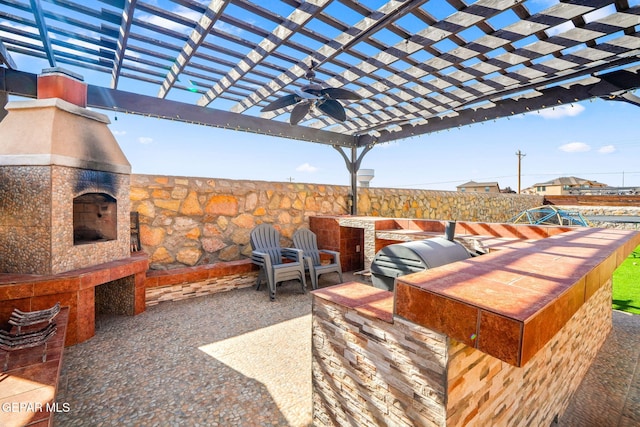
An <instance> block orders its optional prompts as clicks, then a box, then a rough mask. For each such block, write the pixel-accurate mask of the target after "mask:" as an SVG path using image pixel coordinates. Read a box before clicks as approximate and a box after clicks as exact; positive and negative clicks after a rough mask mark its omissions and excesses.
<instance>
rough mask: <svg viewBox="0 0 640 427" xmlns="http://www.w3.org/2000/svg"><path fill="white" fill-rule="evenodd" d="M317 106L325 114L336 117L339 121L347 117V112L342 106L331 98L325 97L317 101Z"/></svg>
mask: <svg viewBox="0 0 640 427" xmlns="http://www.w3.org/2000/svg"><path fill="white" fill-rule="evenodd" d="M317 105H318V108H319V109H320V110H321V111H322V112H324V113H325V114H327V115H328V116H329V117H332V118H334V119H336V120H337V121H339V122H343V121H345V120H346V119H347V113H346V112H345V111H344V107H343V106H342V104H340V103H339V102H338V101H334V100H333V99H325V100H324V101H321V102H318V104H317Z"/></svg>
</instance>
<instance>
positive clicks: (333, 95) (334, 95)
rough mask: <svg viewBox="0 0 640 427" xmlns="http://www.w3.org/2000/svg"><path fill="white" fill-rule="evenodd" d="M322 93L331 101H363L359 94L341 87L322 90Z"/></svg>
mask: <svg viewBox="0 0 640 427" xmlns="http://www.w3.org/2000/svg"><path fill="white" fill-rule="evenodd" d="M320 93H321V94H322V95H324V96H325V97H327V98H329V99H362V97H361V96H360V95H358V94H357V93H355V92H352V91H350V90H347V89H342V88H340V87H329V88H326V89H322V90H321V91H320Z"/></svg>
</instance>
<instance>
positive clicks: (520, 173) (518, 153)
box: [516, 150, 526, 194]
mask: <svg viewBox="0 0 640 427" xmlns="http://www.w3.org/2000/svg"><path fill="white" fill-rule="evenodd" d="M516 156H518V194H520V180H521V178H522V158H523V157H524V156H526V154H524V153H523V152H522V151H520V150H518V152H517V153H516Z"/></svg>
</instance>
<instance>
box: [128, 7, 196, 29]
mask: <svg viewBox="0 0 640 427" xmlns="http://www.w3.org/2000/svg"><path fill="white" fill-rule="evenodd" d="M171 12H173V13H175V14H176V15H180V16H182V17H183V18H186V19H188V20H191V21H194V22H198V20H199V19H200V17H201V16H202V15H201V14H199V13H198V12H196V11H194V10H190V9H187V8H186V7H183V6H178V7H176V8H174V9H173V10H172V11H171ZM136 18H139V19H141V20H142V21H145V22H148V23H150V24H153V25H158V26H160V27H164V28H166V29H168V30H172V31H177V32H181V33H185V34H188V33H189V32H191V30H192V27H187V26H184V25H182V24H180V23H178V22H176V21H172V20H168V19H165V18H162V17H160V16H157V15H150V14H145V15H140V16H136Z"/></svg>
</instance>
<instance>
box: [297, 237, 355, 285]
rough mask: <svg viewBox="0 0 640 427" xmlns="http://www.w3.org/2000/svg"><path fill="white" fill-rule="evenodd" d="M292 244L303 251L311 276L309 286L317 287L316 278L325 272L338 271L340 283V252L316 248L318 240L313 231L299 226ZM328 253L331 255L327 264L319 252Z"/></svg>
mask: <svg viewBox="0 0 640 427" xmlns="http://www.w3.org/2000/svg"><path fill="white" fill-rule="evenodd" d="M293 245H294V246H295V247H296V248H298V249H302V251H303V252H304V261H305V267H306V269H308V270H309V275H310V276H311V286H312V287H313V289H318V278H319V277H320V275H321V274H325V273H338V275H339V276H340V283H341V282H342V281H343V280H342V267H340V252H336V251H330V250H327V249H318V240H317V238H316V235H315V233H314V232H313V231H311V230H308V229H306V228H300V229H298V231H296V232H295V233H293ZM321 253H323V254H328V255H330V256H331V257H332V261H331V263H329V264H322V262H321V259H320V254H321Z"/></svg>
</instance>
